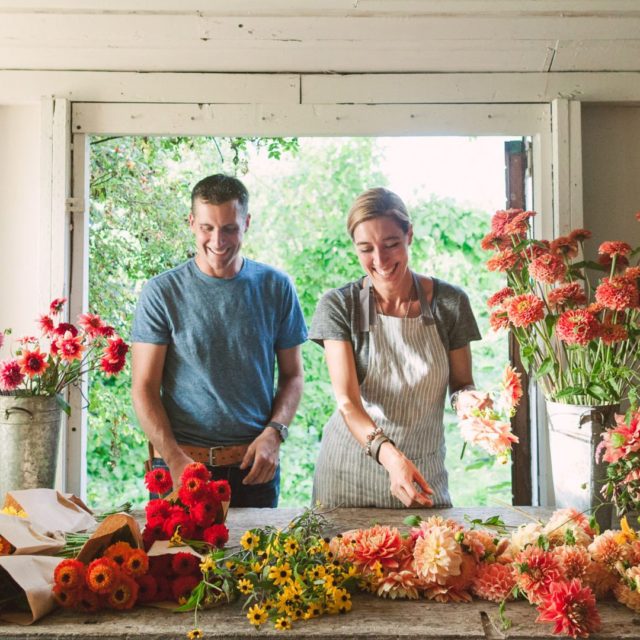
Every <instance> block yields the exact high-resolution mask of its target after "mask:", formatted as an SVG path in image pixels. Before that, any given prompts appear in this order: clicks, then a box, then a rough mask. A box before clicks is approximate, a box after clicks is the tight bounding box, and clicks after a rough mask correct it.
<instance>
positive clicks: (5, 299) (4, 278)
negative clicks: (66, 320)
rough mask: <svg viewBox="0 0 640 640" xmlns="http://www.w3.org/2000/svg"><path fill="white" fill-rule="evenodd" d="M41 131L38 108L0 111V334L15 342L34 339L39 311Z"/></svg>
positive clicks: (1, 108)
mask: <svg viewBox="0 0 640 640" xmlns="http://www.w3.org/2000/svg"><path fill="white" fill-rule="evenodd" d="M40 128H41V125H40V105H39V104H37V105H20V106H6V105H0V330H2V329H4V328H6V327H12V328H13V330H14V336H20V335H23V334H34V333H36V331H35V324H34V320H35V319H36V318H37V315H38V313H39V312H40V311H41V309H38V306H37V305H38V295H37V291H38V276H39V269H40V260H39V256H40V247H39V244H38V243H39V233H38V218H39V215H38V212H39V211H40ZM6 353H7V351H6V347H5V348H4V349H3V350H2V351H0V359H3V358H4V356H5V355H6Z"/></svg>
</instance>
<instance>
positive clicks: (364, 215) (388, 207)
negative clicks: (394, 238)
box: [347, 187, 411, 239]
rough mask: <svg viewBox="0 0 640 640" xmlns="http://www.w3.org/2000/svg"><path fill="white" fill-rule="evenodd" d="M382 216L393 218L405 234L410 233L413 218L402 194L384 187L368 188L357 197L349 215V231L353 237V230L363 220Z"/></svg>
mask: <svg viewBox="0 0 640 640" xmlns="http://www.w3.org/2000/svg"><path fill="white" fill-rule="evenodd" d="M382 216H386V217H388V218H391V219H392V220H394V221H395V222H396V223H397V224H398V226H399V227H400V228H401V229H402V231H403V232H404V233H405V234H406V233H409V229H410V228H411V219H410V218H409V214H408V213H407V207H405V204H404V202H402V199H401V198H400V196H398V195H396V194H395V193H393V191H389V189H385V188H384V187H376V188H375V189H368V190H367V191H365V192H364V193H361V194H360V195H359V196H358V197H357V198H356V201H355V202H354V203H353V205H352V207H351V210H350V211H349V216H348V217H347V231H349V235H350V236H351V238H352V239H353V232H354V231H355V230H356V227H357V226H358V225H359V224H360V223H361V222H366V221H367V220H372V219H373V218H380V217H382Z"/></svg>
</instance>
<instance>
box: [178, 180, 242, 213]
mask: <svg viewBox="0 0 640 640" xmlns="http://www.w3.org/2000/svg"><path fill="white" fill-rule="evenodd" d="M196 200H201V201H202V202H206V203H207V204H224V203H225V202H230V201H231V200H237V201H238V204H239V205H240V215H241V216H242V217H243V218H246V216H247V213H248V212H249V192H248V191H247V187H245V186H244V184H242V182H240V180H238V178H234V177H233V176H227V175H225V174H224V173H216V174H215V175H213V176H208V177H206V178H203V179H202V180H200V182H198V184H197V185H196V186H195V187H193V191H191V213H193V206H194V204H195V201H196Z"/></svg>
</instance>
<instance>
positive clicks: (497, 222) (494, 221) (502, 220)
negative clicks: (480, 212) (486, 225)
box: [491, 209, 524, 236]
mask: <svg viewBox="0 0 640 640" xmlns="http://www.w3.org/2000/svg"><path fill="white" fill-rule="evenodd" d="M520 213H524V210H523V209H507V210H506V211H505V210H500V211H496V212H495V213H494V214H493V216H492V218H491V231H493V232H494V233H495V234H497V235H500V236H504V235H505V234H506V227H507V225H508V224H509V223H510V222H511V221H512V220H513V219H514V218H516V217H517V216H518V214H520Z"/></svg>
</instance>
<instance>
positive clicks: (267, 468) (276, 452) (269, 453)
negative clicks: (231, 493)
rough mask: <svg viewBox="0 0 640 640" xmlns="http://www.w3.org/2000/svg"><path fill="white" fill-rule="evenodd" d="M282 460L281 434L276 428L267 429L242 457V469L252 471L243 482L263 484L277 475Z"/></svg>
mask: <svg viewBox="0 0 640 640" xmlns="http://www.w3.org/2000/svg"><path fill="white" fill-rule="evenodd" d="M279 462H280V435H279V434H278V432H277V431H276V430H275V429H271V428H268V429H265V430H264V431H263V432H262V433H261V434H260V435H259V436H258V437H257V438H256V439H255V440H254V441H253V442H252V443H251V444H250V445H249V448H248V449H247V453H245V454H244V458H243V459H242V464H241V465H240V468H241V469H248V468H249V467H251V471H250V472H249V473H248V474H247V477H246V478H245V479H244V480H243V481H242V484H263V483H265V482H269V480H271V479H272V478H273V476H275V475H276V469H277V468H278V463H279Z"/></svg>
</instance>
